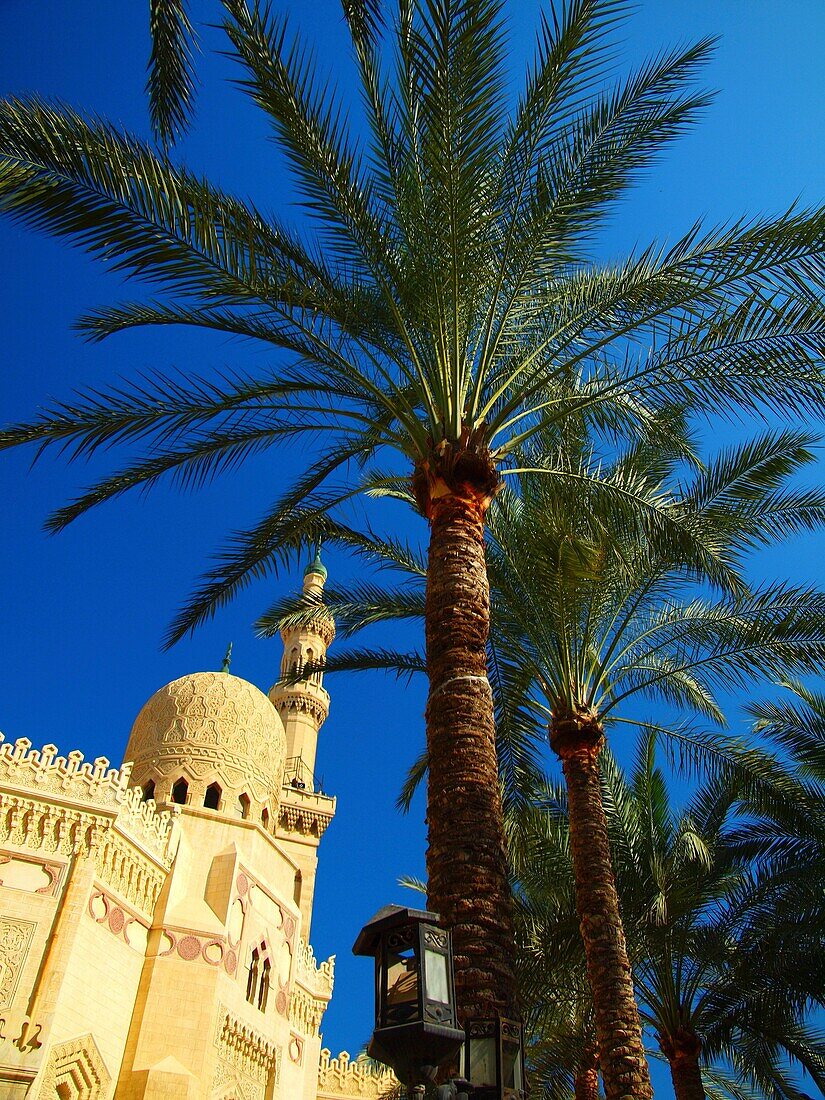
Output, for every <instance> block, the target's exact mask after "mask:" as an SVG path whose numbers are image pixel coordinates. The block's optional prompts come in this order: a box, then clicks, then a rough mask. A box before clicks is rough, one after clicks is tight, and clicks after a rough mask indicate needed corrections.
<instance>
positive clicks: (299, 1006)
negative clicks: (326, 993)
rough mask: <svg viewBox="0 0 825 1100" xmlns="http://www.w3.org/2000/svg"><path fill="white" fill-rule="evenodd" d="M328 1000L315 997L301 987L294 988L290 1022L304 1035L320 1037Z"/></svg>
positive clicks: (290, 1003)
mask: <svg viewBox="0 0 825 1100" xmlns="http://www.w3.org/2000/svg"><path fill="white" fill-rule="evenodd" d="M327 1002H328V998H320V997H313V996H312V994H311V993H307V992H306V991H305V990H304V989H302V988H301V987H300V986H297V985H296V986H293V987H292V992H291V994H290V997H289V1022H290V1023H291V1024H292V1026H293V1027H294V1028H295V1030H296V1031H299V1032H300V1033H301V1034H302V1035H310V1036H312V1035H318V1033H319V1031H320V1029H321V1019H322V1018H323V1015H324V1010H325V1009H326V1007H327Z"/></svg>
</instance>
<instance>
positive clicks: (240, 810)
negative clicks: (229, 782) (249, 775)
mask: <svg viewBox="0 0 825 1100" xmlns="http://www.w3.org/2000/svg"><path fill="white" fill-rule="evenodd" d="M235 812H236V813H237V815H238V817H240V818H243V819H244V821H245V820H246V819H247V818H248V817H249V795H246V794H241V795H238V802H237V805H236V807H235Z"/></svg>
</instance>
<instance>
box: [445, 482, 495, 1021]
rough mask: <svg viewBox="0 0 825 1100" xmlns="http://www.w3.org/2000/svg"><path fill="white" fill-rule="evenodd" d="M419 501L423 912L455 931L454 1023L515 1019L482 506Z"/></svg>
mask: <svg viewBox="0 0 825 1100" xmlns="http://www.w3.org/2000/svg"><path fill="white" fill-rule="evenodd" d="M462 488H463V491H454V492H450V491H448V492H446V493H444V494H442V495H438V496H431V497H430V499H429V501H428V502H427V514H428V518H429V520H430V549H429V562H428V569H427V606H426V641H427V671H428V674H429V679H430V693H429V699H428V701H427V752H428V757H429V783H428V789H427V825H428V840H429V844H428V848H427V876H428V903H429V905H430V908H431V909H434V910H435V911H436V912H438V913H440V915H441V918H442V920H443V921H444V923H445V925H446V926H447V927H448V928H450V929H451V930H452V933H453V950H454V955H455V971H456V997H457V1002H458V1010H459V1017H460V1018H461V1020H462V1021H466V1020H467V1019H470V1018H472V1017H474V1016H482V1017H483V1016H488V1017H489V1016H491V1015H494V1014H495V1013H497V1012H498V1013H502V1014H504V1015H509V1016H512V1015H514V1014H515V1012H516V990H515V978H514V972H513V962H514V957H515V932H514V927H513V916H512V903H511V898H510V887H509V882H508V878H507V862H506V856H505V844H504V829H503V821H502V807H501V796H500V790H499V782H498V767H497V760H496V742H495V723H494V715H493V702H492V693H491V690H490V684H489V681H488V679H487V650H486V644H487V635H488V632H489V622H490V591H489V585H488V582H487V568H486V563H485V558H484V517H485V512H486V507H487V498H485V497H484V496H482V495H481V494H474V493H473V492H472V491H471V490H470V489H468V488H467V487H466V486H463V487H462Z"/></svg>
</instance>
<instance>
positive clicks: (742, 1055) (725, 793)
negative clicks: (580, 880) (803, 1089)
mask: <svg viewBox="0 0 825 1100" xmlns="http://www.w3.org/2000/svg"><path fill="white" fill-rule="evenodd" d="M655 750H656V734H655V733H650V734H648V735H647V736H646V737H645V738H644V739H643V740H642V743H641V744H640V749H639V753H638V756H637V761H636V765H635V768H634V772H633V775H632V777H631V779H630V782H629V783H626V782H625V781H624V780H623V778H622V777H621V776H620V775H619V774H618V773H617V772H616V770H615V769H614V768H612V767H611V769H610V770H611V774H610V775H608V777H607V788H608V791H609V794H608V805H609V812H610V820H611V826H612V829H611V838H612V841H613V850H614V852H615V853H616V861H617V866H618V868H620V870H619V874H618V882H619V893H620V896H621V899H622V906H623V911H624V914H625V919H626V921H627V922H628V923H632V925H633V927H634V935H635V936H636V937H638V940H639V943H638V946H636V947H635V948H634V952H633V953H634V956H635V961H634V970H635V975H636V988H637V994H638V997H639V1003H640V1009H641V1014H642V1018H643V1020H644V1021H645V1022H646V1023H647V1024H648V1025H649V1026H650V1027H651V1028H653V1029H654V1030H655V1032H656V1036H657V1039H658V1042H659V1046H660V1048H661V1050H662V1052H663V1053H664V1055H665V1056H666V1058H667V1059H668V1062H669V1063H670V1068H671V1076H672V1080H673V1088H674V1092H675V1094H676V1098H677V1100H700V1098H702V1097H704V1096H705V1093H706V1088H705V1084H704V1082H703V1072H704V1069H705V1067H708V1066H713V1065H714V1063H721V1064H720V1065H718V1068H719V1069H722V1068H723V1066H724V1064H725V1063H727V1064H728V1065H731V1066H732V1067H733V1068H734V1070H735V1072H736V1076H737V1078H738V1079H739V1080H740V1081H741V1082H743V1083H747V1084H748V1085H750V1087H752V1088H754V1089H756V1090H757V1091H758V1092H759V1093H760V1094H761V1095H764V1096H766V1097H767V1096H776V1097H798V1096H800V1095H801V1094H800V1093H799V1092H798V1091H797V1088H796V1086H795V1085H794V1083H793V1079H792V1078H791V1077H790V1076H789V1074H788V1073H787V1068H786V1065H787V1063H794V1062H795V1063H797V1065H798V1066H800V1067H802V1068H804V1070H805V1071H807V1072H808V1073H810V1075H811V1076H812V1078H813V1080H814V1082H815V1083H816V1084H817V1086H818V1087H819V1088H820V1089H821V1088H822V1086H823V1084H825V1038H823V1036H822V1035H821V1034H817V1031H816V1029H815V1027H813V1026H812V1023H811V1022H810V1021H809V1020H806V1016H808V1014H809V1012H810V1009H811V1006H812V999H811V995H810V993H809V983H810V976H809V973H808V970H809V967H810V964H808V963H807V961H806V960H807V957H808V953H809V951H810V947H811V941H810V940H808V942H805V943H803V942H802V941H800V940H799V939H798V938H796V937H793V936H789V935H788V926H787V922H786V919H785V917H786V913H785V912H783V908H784V907H783V905H782V904H781V897H782V894H781V891H780V890H778V889H777V885H778V884H777V883H776V881H775V879H774V875H773V873H772V871H771V869H770V868H766V867H764V866H760V865H759V864H757V863H754V862H753V861H751V860H750V859H748V858H747V854H746V853H745V851H744V847H743V845H742V843H741V837H740V838H738V839H737V832H741V831H742V830H744V831H745V832H747V831H748V830H750V829H752V828H753V827H754V824H755V822H754V821H748V823H747V824H745V825H744V826H740V827H739V829H737V827H736V825H735V822H736V820H737V818H738V817H739V816H740V815H742V814H743V812H744V808H745V805H746V804H747V801H746V803H745V804H743V803H742V801H741V800H740V796H741V794H742V793H743V792H745V793H747V791H748V790H749V789H750V787H751V783H750V782H749V781H748V776H747V774H745V775H740V776H739V777H738V778H737V777H736V776H735V775H734V774H730V775H728V776H726V777H724V778H721V779H717V780H716V781H714V782H710V783H707V784H706V785H705V786H704V787H703V788H702V789H701V790H700V791H698V792H697V793H696V794H695V795H694V796H693V797H692V798H691V799H690V801H689V803H688V805H687V806H686V807H685V808H684V809H683V810H682V811H677V810H676V809H675V808H674V807H673V805H672V803H671V800H670V798H669V795H668V790H667V784H666V782H665V778H664V776H663V774H662V772H661V771H660V769H659V768H658V767H657V765H656V759H655ZM748 763H749V765H750V769H751V770H752V769H753V768H757V770H758V772H759V776H760V783H759V784H758V786H760V787H763V788H765V789H767V790H770V791H771V792H772V794H773V797H774V799H775V800H776V801H777V802H779V803H784V804H785V805H786V806H787V807H788V808H790V809H792V808H793V806H794V805H797V806H801V805H804V806H806V807H807V809H808V810H809V812H810V811H811V810H814V811H815V809H816V806H817V799H816V798H812V795H811V792H810V791H808V790H807V789H806V788H805V787H804V786H802V785H800V784H798V783H797V782H795V780H794V777H793V775H792V774H790V773H788V772H787V771H786V770H785V769H784V768H783V767H782V766H781V765H780V764H779V762H778V761H775V760H772V759H771V758H769V757H766V758H765V759H764V761H763V762H761V765H760V763H759V761H758V758H757V755H756V754H755V753H754V754H752V755H751V757H750V759H749V761H748ZM742 779H745V783H744V786H743V783H742ZM818 804H819V806H820V807H821V805H822V799H821V793H820V797H819V800H818ZM812 877H813V876H812V874H811V871H810V869H808V868H806V869H805V870H804V871H803V872H802V873H801V874H800V875H798V880H799V881H800V882H801V880H803V879H805V878H808V879H811V878H812ZM778 903H779V904H778ZM771 956H775V957H776V962H775V964H774V963H772V962H771ZM814 968H815V969H816V968H817V965H816V963H814ZM819 969H821V968H819ZM818 997H819V1000H820V1003H821V1002H822V1000H823V994H822V986H820V988H819V993H818Z"/></svg>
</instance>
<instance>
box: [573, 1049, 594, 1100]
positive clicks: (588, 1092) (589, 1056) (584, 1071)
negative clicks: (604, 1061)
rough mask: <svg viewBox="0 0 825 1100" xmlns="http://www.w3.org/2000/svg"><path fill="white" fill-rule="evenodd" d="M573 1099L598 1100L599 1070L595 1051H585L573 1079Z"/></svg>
mask: <svg viewBox="0 0 825 1100" xmlns="http://www.w3.org/2000/svg"><path fill="white" fill-rule="evenodd" d="M573 1091H574V1096H575V1100H599V1070H598V1058H597V1057H596V1052H595V1051H593V1050H589V1051H586V1052H585V1055H584V1057H583V1058H582V1061H581V1065H580V1066H578V1068H577V1069H576V1075H575V1078H574V1081H573Z"/></svg>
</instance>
